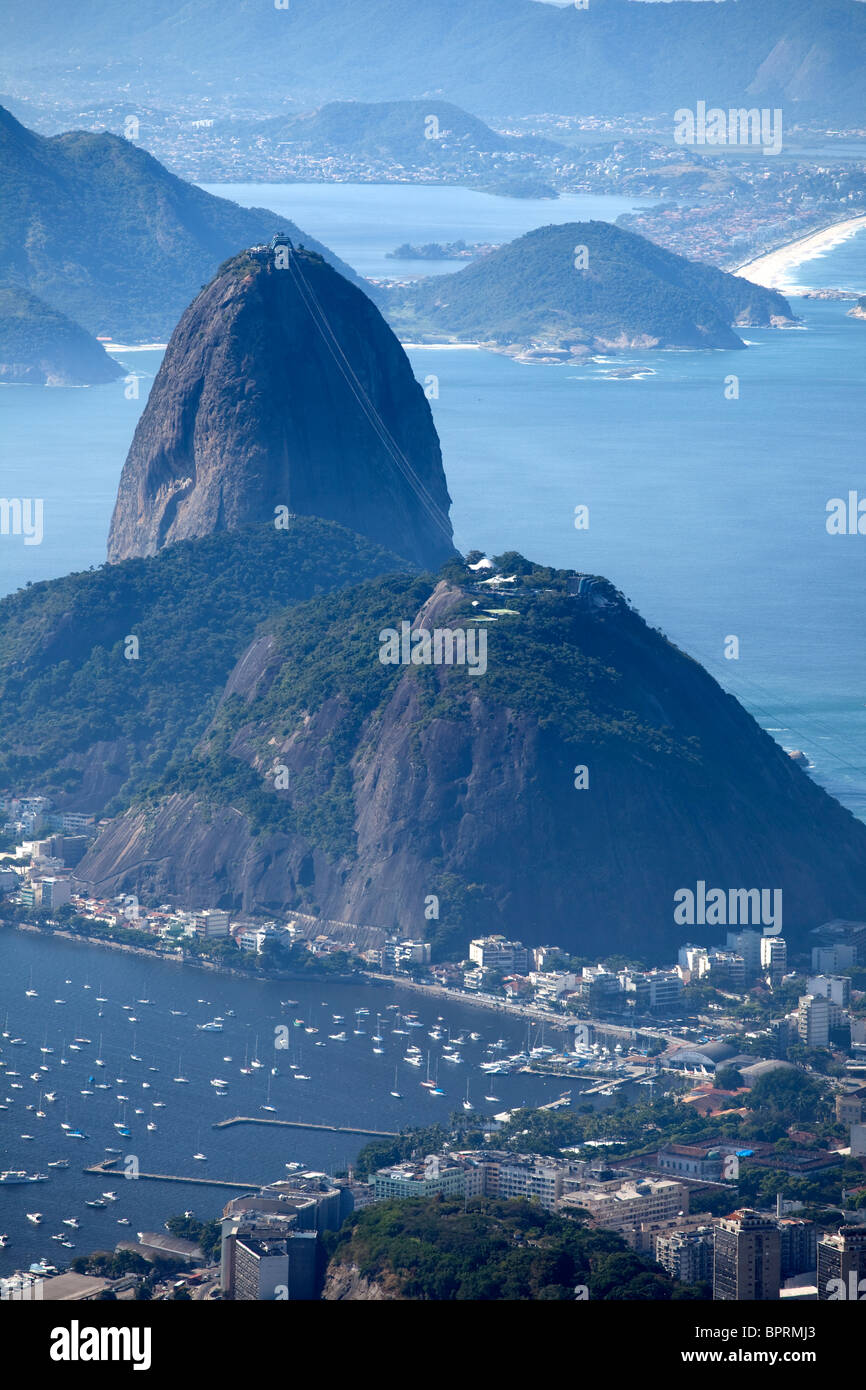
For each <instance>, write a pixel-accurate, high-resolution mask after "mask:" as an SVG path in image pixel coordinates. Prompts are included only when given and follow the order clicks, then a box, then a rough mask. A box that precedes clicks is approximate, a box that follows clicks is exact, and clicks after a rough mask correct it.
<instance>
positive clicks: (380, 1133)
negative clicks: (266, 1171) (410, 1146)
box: [211, 1115, 397, 1139]
mask: <svg viewBox="0 0 866 1390" xmlns="http://www.w3.org/2000/svg"><path fill="white" fill-rule="evenodd" d="M229 1125H277V1126H279V1127H281V1128H283V1129H319V1130H326V1131H327V1132H328V1134H365V1135H370V1136H371V1137H372V1138H374V1139H396V1138H397V1132H396V1131H395V1130H393V1129H354V1128H353V1127H352V1126H351V1125H314V1124H310V1123H309V1122H307V1121H305V1120H263V1119H259V1117H258V1115H233V1116H232V1118H231V1119H230V1120H216V1121H215V1123H214V1124H212V1125H211V1129H228V1127H229Z"/></svg>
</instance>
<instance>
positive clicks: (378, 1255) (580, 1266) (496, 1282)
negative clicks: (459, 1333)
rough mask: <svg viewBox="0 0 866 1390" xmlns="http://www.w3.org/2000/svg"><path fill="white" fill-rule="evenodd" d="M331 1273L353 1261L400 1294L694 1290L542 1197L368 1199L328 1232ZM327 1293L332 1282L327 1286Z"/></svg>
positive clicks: (550, 1295)
mask: <svg viewBox="0 0 866 1390" xmlns="http://www.w3.org/2000/svg"><path fill="white" fill-rule="evenodd" d="M326 1240H327V1243H328V1246H329V1248H330V1250H331V1259H330V1262H329V1265H328V1277H329V1278H330V1279H333V1278H334V1276H335V1275H337V1274H339V1273H340V1271H341V1269H343V1268H345V1267H347V1266H354V1267H356V1268H357V1269H358V1271H359V1273H360V1275H361V1277H362V1278H365V1279H367V1280H369V1281H371V1282H375V1283H377V1284H380V1285H381V1286H382V1287H383V1288H384V1290H385V1292H386V1294H387V1295H389V1296H391V1297H393V1298H399V1299H413V1300H428V1299H430V1300H437V1301H453V1300H457V1301H460V1302H463V1301H468V1300H476V1301H489V1300H492V1299H544V1300H548V1299H551V1300H555V1301H569V1300H574V1299H575V1298H581V1299H588V1300H589V1301H590V1302H595V1301H597V1300H599V1299H622V1300H654V1301H664V1300H667V1299H671V1298H692V1297H695V1294H694V1292H693V1291H692V1290H690V1289H688V1288H687V1286H685V1285H682V1284H677V1283H675V1282H674V1280H672V1279H671V1278H669V1276H668V1275H667V1274H665V1273H664V1272H663V1271H662V1270H661V1269H660V1268H659V1267H658V1265H656V1264H654V1263H653V1262H651V1261H650V1260H648V1259H644V1258H642V1257H641V1256H640V1255H636V1254H634V1252H633V1251H631V1250H629V1248H628V1246H627V1245H626V1243H625V1241H624V1240H622V1239H621V1237H619V1236H617V1235H614V1234H613V1233H612V1232H610V1231H589V1230H586V1229H585V1228H584V1227H583V1226H582V1225H581V1224H580V1223H579V1222H578V1221H576V1220H574V1219H565V1218H562V1217H559V1216H554V1215H552V1214H551V1213H549V1212H546V1211H544V1210H542V1208H541V1207H539V1206H538V1205H536V1204H535V1203H531V1202H526V1201H510V1202H503V1201H495V1200H488V1199H484V1198H477V1197H476V1198H473V1199H472V1200H470V1201H469V1202H468V1203H466V1205H465V1207H464V1203H463V1202H462V1201H460V1200H453V1199H448V1198H442V1197H435V1198H433V1199H432V1200H430V1201H405V1202H402V1201H392V1202H381V1203H377V1204H376V1205H375V1206H372V1207H365V1208H364V1209H363V1210H362V1211H360V1212H358V1213H356V1214H355V1215H354V1216H353V1217H350V1218H349V1221H348V1222H347V1223H346V1225H345V1226H344V1227H343V1229H342V1231H340V1232H339V1234H336V1235H334V1234H329V1235H328V1236H326ZM326 1296H327V1289H326Z"/></svg>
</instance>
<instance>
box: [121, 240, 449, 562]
mask: <svg viewBox="0 0 866 1390" xmlns="http://www.w3.org/2000/svg"><path fill="white" fill-rule="evenodd" d="M449 506H450V498H449V496H448V490H447V486H446V482H445V474H444V471H443V468H442V457H441V452H440V448H439V441H438V438H437V435H436V430H435V428H434V425H433V419H432V415H431V413H430V407H429V405H428V403H427V400H426V397H425V395H424V392H423V390H422V389H421V387H420V386H419V385H418V383H417V381H416V380H415V378H414V376H413V375H412V369H411V366H410V364H409V361H408V358H407V357H406V354H405V353H404V351H403V349H402V347H401V346H400V344H399V342H398V341H397V339H396V337H395V336H394V334H393V333H392V332H391V330H390V328H389V327H388V326H387V324H386V323H385V321H384V319H383V318H382V317H381V315H380V313H379V311H378V310H377V309H376V307H375V305H374V304H373V303H372V302H371V301H370V300H369V299H368V298H367V296H366V295H365V294H364V293H363V292H362V291H361V290H359V289H357V288H356V287H355V286H354V285H352V284H350V283H349V282H348V281H347V280H345V279H343V277H342V276H340V275H339V274H338V273H337V272H336V271H335V270H333V269H332V268H331V267H330V266H329V265H327V264H326V263H325V262H324V261H323V260H322V259H321V258H320V257H318V256H316V255H314V254H313V253H297V252H296V253H294V254H293V255H292V257H291V259H290V263H289V264H288V265H287V266H285V267H284V268H281V269H278V268H277V267H276V265H275V263H274V258H273V255H272V254H267V255H265V254H264V253H262V254H261V255H260V256H259V257H257V256H256V255H252V256H251V255H247V254H246V253H244V254H242V255H240V256H238V257H235V258H234V260H232V261H229V262H227V263H226V264H225V265H224V266H222V267H221V268H220V270H219V272H218V273H217V275H216V277H215V278H214V280H213V281H212V282H211V283H210V284H209V285H207V286H206V287H205V288H204V289H203V291H202V292H201V294H199V295H198V297H197V298H196V299H195V300H194V301H193V303H192V304H191V305H190V307H189V308H188V309H187V310H186V312H185V313H184V315H183V317H182V318H181V320H180V323H179V324H178V326H177V328H176V329H175V331H174V333H173V334H172V337H171V341H170V343H169V345H168V349H167V351H166V355H165V358H164V361H163V364H162V366H161V368H160V371H159V373H158V375H157V378H156V381H155V383H154V386H153V390H152V391H151V394H150V398H149V400H148V403H147V406H146V408H145V410H144V413H143V414H142V417H141V419H140V421H139V423H138V428H137V429H136V432H135V437H134V439H133V442H132V446H131V448H130V450H129V454H128V456H127V459H126V463H125V465H124V468H123V473H122V476H121V480H120V487H119V491H118V496H117V502H116V505H115V510H114V516H113V518H112V522H111V531H110V535H109V541H108V558H109V560H112V561H116V560H122V559H127V558H129V557H130V556H133V555H153V554H155V553H156V552H157V551H158V550H159V549H161V548H162V547H163V546H165V545H168V544H171V543H172V542H173V541H178V540H184V539H189V538H191V537H196V536H204V535H209V534H210V533H212V532H214V531H225V530H234V529H236V528H237V527H238V526H241V525H243V524H244V523H245V522H250V521H273V520H274V519H275V515H276V514H277V509H278V508H287V509H288V511H289V512H290V513H300V514H303V515H311V516H318V517H323V518H325V519H327V520H331V521H338V522H340V523H341V524H343V525H344V526H347V527H349V528H350V529H351V530H353V531H356V532H359V533H360V534H361V535H364V536H366V537H368V538H370V539H373V540H376V541H379V542H382V543H385V544H387V545H388V546H389V547H390V548H391V549H392V550H393V551H395V552H396V553H397V554H399V555H401V556H403V557H405V558H406V559H409V560H413V561H416V562H418V563H420V564H422V565H424V566H431V567H438V565H439V564H441V563H442V561H443V560H445V559H446V558H447V557H448V556H449V555H450V554H452V553H453V546H452V542H451V524H450V521H449V519H448V509H449Z"/></svg>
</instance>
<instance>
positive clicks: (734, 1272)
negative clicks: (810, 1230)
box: [713, 1207, 781, 1303]
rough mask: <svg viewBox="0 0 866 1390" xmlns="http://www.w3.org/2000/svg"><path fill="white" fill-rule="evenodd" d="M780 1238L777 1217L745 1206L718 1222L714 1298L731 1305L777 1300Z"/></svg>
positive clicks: (779, 1282) (779, 1271)
mask: <svg viewBox="0 0 866 1390" xmlns="http://www.w3.org/2000/svg"><path fill="white" fill-rule="evenodd" d="M780 1286H781V1236H780V1234H779V1228H778V1225H777V1224H776V1221H775V1218H774V1217H772V1216H761V1215H760V1213H759V1212H756V1211H751V1210H749V1208H747V1207H744V1208H742V1210H740V1211H735V1212H734V1213H733V1215H732V1216H730V1217H726V1218H724V1219H723V1220H721V1221H717V1222H716V1236H715V1248H714V1255H713V1298H714V1299H717V1300H725V1301H728V1302H738V1303H743V1302H753V1301H759V1300H769V1299H777V1298H778V1297H779V1288H780Z"/></svg>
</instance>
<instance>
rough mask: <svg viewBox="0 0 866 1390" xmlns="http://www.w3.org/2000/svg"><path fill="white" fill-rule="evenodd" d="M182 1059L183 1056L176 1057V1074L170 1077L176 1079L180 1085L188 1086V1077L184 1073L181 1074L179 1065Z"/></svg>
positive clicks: (181, 1069)
mask: <svg viewBox="0 0 866 1390" xmlns="http://www.w3.org/2000/svg"><path fill="white" fill-rule="evenodd" d="M182 1061H183V1058H182V1057H178V1059H177V1076H173V1077H172V1081H177V1082H178V1083H179V1084H180V1085H184V1086H188V1085H189V1077H188V1076H184V1074H183V1068H182V1066H181V1062H182Z"/></svg>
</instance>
